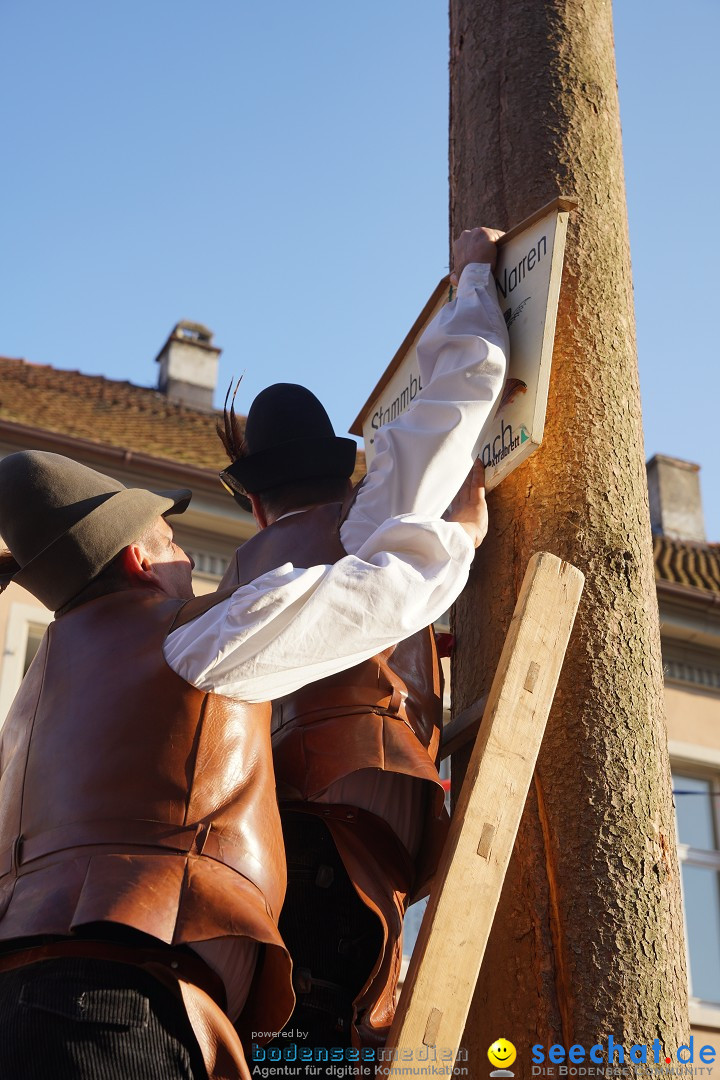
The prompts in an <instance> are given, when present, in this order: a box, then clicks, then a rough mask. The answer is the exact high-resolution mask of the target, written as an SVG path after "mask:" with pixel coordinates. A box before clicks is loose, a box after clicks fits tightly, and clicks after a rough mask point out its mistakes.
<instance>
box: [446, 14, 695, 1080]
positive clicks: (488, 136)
mask: <svg viewBox="0 0 720 1080" xmlns="http://www.w3.org/2000/svg"><path fill="white" fill-rule="evenodd" d="M450 22H451V31H450V34H451V41H450V83H451V93H450V99H451V104H450V191H451V194H450V226H451V236H455V235H456V234H457V233H458V232H459V231H460V230H461V229H463V228H467V227H469V226H472V225H479V224H480V225H490V226H496V227H499V228H508V227H510V226H511V225H514V224H516V223H517V222H519V221H521V220H522V219H523V218H524V217H526V216H528V215H529V214H530V213H531V212H532V211H534V210H535V209H537V208H538V207H540V206H541V205H543V204H544V203H546V202H548V201H549V200H550V199H552V198H554V197H555V196H556V195H558V194H568V195H576V196H577V197H578V199H579V200H580V207H579V209H578V210H577V211H574V212H573V213H571V215H570V224H569V229H568V238H567V247H566V255H565V270H564V275H563V286H562V291H561V298H560V309H559V313H558V324H557V335H556V341H555V351H554V356H553V371H552V377H551V384H550V397H549V403H548V414H547V422H546V427H545V437H544V441H543V445H542V446H541V448H540V449H539V450H538V451H536V453H535V454H533V455H532V457H531V458H530V459H529V460H528V461H527V462H526V463H525V464H524V465H522V466H520V467H519V468H518V469H517V470H516V471H515V472H514V473H513V474H512V475H511V476H510V477H508V478H507V479H506V480H505V481H504V482H503V483H502V484H501V485H500V487H499V488H498V489H497V490H496V492H494V493H493V495H492V496H491V497H490V532H489V535H488V537H487V539H486V541H485V543H484V544H483V546H482V548H481V549H480V551H479V552H478V555H477V557H476V562H475V566H474V568H473V573H472V576H471V581H470V584H469V585H468V588H467V589H466V591H465V593H464V595H463V596H462V598H461V599H460V601H459V602H458V604H457V606H456V609H455V621H454V628H455V633H456V636H457V646H456V650H455V656H454V659H453V688H454V697H455V711H458V710H459V709H462V708H465V707H466V706H468V705H469V704H471V703H472V702H473V701H474V700H475V699H476V698H478V697H479V696H480V695H481V694H483V693H485V692H487V690H488V687H489V685H490V680H491V678H492V674H493V672H494V669H495V666H496V664H497V660H498V656H499V653H500V648H501V645H502V640H503V638H504V636H505V633H506V631H507V627H508V624H509V619H510V615H511V612H512V608H513V604H514V602H515V599H516V596H517V591H518V588H519V584H520V581H521V580H522V576H523V573H524V570H525V567H526V565H527V562H528V559H529V558H530V555H531V554H532V553H533V552H534V551H538V550H543V549H544V550H547V551H551V552H554V553H555V554H557V555H559V556H560V557H561V558H563V559H567V560H569V561H570V562H572V563H574V564H575V565H576V566H578V567H579V568H580V569H581V570H582V571H583V572H584V573H585V575H586V585H585V592H584V595H583V599H582V601H581V606H580V611H579V613H578V618H577V621H576V624H575V630H574V633H573V636H572V639H571V643H570V648H569V651H568V654H567V657H566V660H565V665H564V669H563V673H562V675H561V678H560V684H559V687H558V691H557V695H556V699H555V704H554V707H553V711H552V713H551V717H550V722H549V726H548V731H547V735H546V737H545V741H544V744H543V747H542V749H541V754H540V760H539V763H538V768H537V770H536V775H535V780H534V785H533V787H532V788H531V791H530V795H529V798H528V802H527V805H526V808H525V814H524V817H523V821H522V824H521V827H520V832H519V835H518V839H517V842H516V846H515V851H514V854H513V858H512V861H511V865H510V870H509V872H508V876H507V878H506V882H505V888H504V891H503V896H502V899H501V902H500V907H499V909H498V913H497V916H496V919H495V924H494V928H493V933H492V936H491V940H490V943H489V946H488V950H487V953H486V957H485V962H484V964H483V968H482V971H481V974H480V979H479V982H478V988H477V991H476V995H475V999H474V1001H473V1005H472V1009H471V1012H470V1016H469V1018H468V1023H467V1027H466V1032H465V1045H466V1046H467V1047H468V1049H469V1050H470V1074H471V1075H475V1076H482V1075H485V1072H486V1070H487V1068H488V1062H487V1057H486V1052H487V1048H488V1046H489V1045H490V1044H491V1043H492V1042H493V1041H494V1040H495V1039H497V1038H500V1037H504V1038H507V1039H510V1040H511V1041H512V1042H513V1043H514V1044H515V1045H516V1047H517V1049H518V1060H517V1062H516V1064H515V1065H514V1066H513V1070H514V1072H515V1075H516V1076H522V1075H525V1076H530V1072H531V1069H530V1066H531V1062H530V1047H531V1046H532V1045H533V1044H535V1043H542V1044H544V1046H545V1054H546V1055H547V1049H548V1047H549V1045H551V1044H552V1043H556V1042H558V1043H562V1044H563V1045H564V1046H565V1047H566V1048H569V1047H570V1046H571V1045H572V1044H574V1043H580V1044H582V1045H584V1046H585V1047H586V1049H587V1050H589V1049H590V1047H591V1046H592V1045H593V1044H595V1043H598V1042H602V1043H604V1044H605V1045H606V1044H607V1038H608V1036H609V1035H611V1034H612V1035H613V1037H614V1039H615V1040H616V1041H622V1043H623V1045H624V1046H625V1048H626V1052H627V1048H628V1047H629V1046H630V1045H632V1044H634V1043H641V1044H643V1043H644V1044H647V1045H648V1046H650V1044H651V1043H652V1041H653V1039H655V1038H659V1039H660V1041H661V1043H662V1044H663V1047H664V1048H666V1051H667V1056H671V1055H672V1058H673V1064H675V1063H676V1058H675V1050H676V1049H677V1047H678V1045H679V1044H680V1043H682V1042H683V1041H684V1039H686V1037H687V1033H688V1021H687V979H686V971H685V947H684V934H683V925H682V914H681V902H680V882H679V872H678V866H677V859H676V850H675V826H674V817H673V806H672V795H671V785H670V775H669V765H668V756H667V736H666V730H665V721H664V710H663V688H662V665H661V656H660V637H659V627H658V613H657V602H656V596H655V585H654V573H653V559H652V546H651V536H650V524H649V513H648V505H647V486H646V479H645V467H644V453H643V437H642V427H641V413H640V394H639V386H638V373H637V357H636V342H635V326H634V314H633V301H632V282H631V272H630V254H629V241H628V232H627V214H626V207H625V191H624V177H623V165H622V148H621V135H620V118H619V109H618V100H617V87H616V76H615V58H614V46H613V33H612V15H611V8H610V3H609V2H608V0H516V2H515V3H513V4H508V3H506V2H504V0H450ZM462 767H463V761H462V759H461V757H460V756H458V755H456V758H455V759H454V761H453V768H454V774H455V778H457V777H458V776H459V775H460V774H461V772H462ZM546 1062H547V1057H546ZM616 1062H617V1058H616ZM586 1063H587V1062H586ZM596 1067H597V1066H596Z"/></svg>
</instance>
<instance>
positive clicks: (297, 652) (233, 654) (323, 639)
mask: <svg viewBox="0 0 720 1080" xmlns="http://www.w3.org/2000/svg"><path fill="white" fill-rule="evenodd" d="M506 352H507V330H506V327H505V320H504V319H503V316H502V313H501V311H500V307H499V305H498V302H497V295H496V292H495V283H494V281H493V277H492V273H491V270H490V267H489V266H488V265H485V264H479V263H473V264H471V265H469V266H467V267H466V268H465V270H464V271H463V274H462V277H461V279H460V284H459V288H458V294H457V297H456V299H455V300H454V301H452V302H451V303H449V304H446V305H445V307H444V308H443V309H442V310H441V311H440V313H439V314H438V316H437V317H436V318H435V319H434V320H433V322H432V323H431V324H430V326H429V327H428V329H427V330H426V332H425V334H424V335H423V337H422V339H421V342H420V343H419V345H418V357H419V360H420V368H421V376H422V382H423V389H422V390H421V391H420V393H419V394H418V396H417V397H416V399H415V401H414V402H413V403H412V405H411V406H410V408H409V409H408V410H407V412H405V413H403V414H402V415H401V416H400V417H398V418H397V419H396V420H394V421H393V422H392V423H390V424H387V425H386V426H385V427H384V428H381V429H380V431H379V432H378V434H377V435H376V437H375V447H376V454H375V457H374V458H373V461H372V464H371V466H370V469H369V471H368V475H367V478H366V480H365V483H364V484H363V486H362V488H361V490H360V492H359V494H358V497H357V499H356V500H355V503H354V504H353V507H352V508H351V510H350V513H349V514H348V517H347V520H346V521H345V523H344V524H343V526H342V529H341V533H340V538H341V541H342V544H343V546H344V548H345V550H346V551H347V552H348V555H347V557H346V558H344V559H341V560H340V561H339V562H337V563H335V564H334V565H333V566H315V567H310V568H302V567H295V566H293V565H292V564H291V563H286V564H285V565H284V566H281V567H278V568H277V569H275V570H272V571H270V573H268V574H265V575H263V576H262V577H260V578H257V579H256V580H255V581H252V582H250V583H249V584H248V585H244V586H241V587H240V588H239V589H237V590H236V591H235V592H234V593H233V595H232V596H231V597H230V598H229V599H227V600H225V601H224V602H222V603H219V604H216V605H215V606H214V607H212V608H211V609H210V610H209V611H208V612H206V613H205V614H204V615H201V616H199V617H198V618H197V619H193V620H192V622H190V623H187V624H186V625H185V626H182V627H180V628H179V629H177V630H174V631H173V632H172V633H171V634H170V635H169V636H168V638H167V640H166V642H165V647H164V652H165V658H166V660H167V662H168V664H169V665H170V667H172V668H173V670H174V671H176V672H177V674H178V675H181V676H182V678H184V679H186V680H187V681H188V682H190V683H192V684H193V685H194V686H196V687H198V689H200V690H206V691H210V690H214V691H216V692H217V693H220V694H224V695H226V696H229V697H236V698H240V699H242V700H243V701H251V702H252V701H267V700H268V699H270V698H275V697H281V696H282V695H284V694H289V693H291V692H292V691H294V690H297V689H298V688H299V687H301V686H304V685H305V684H307V683H310V682H316V681H317V680H318V679H322V678H324V677H325V676H328V675H333V674H335V673H336V672H337V671H342V670H343V669H344V668H348V667H352V666H354V665H355V664H358V663H360V662H361V661H362V660H367V659H368V658H369V657H371V656H374V655H375V654H376V653H378V652H380V651H382V650H383V649H386V648H388V646H390V645H393V644H394V643H395V642H397V641H402V640H403V639H404V638H406V637H409V636H410V635H411V634H413V633H415V632H416V631H418V630H420V629H422V627H423V626H427V624H428V623H429V622H432V621H433V620H434V619H437V618H438V617H439V616H440V615H441V614H442V613H443V612H444V611H446V610H447V608H449V607H450V605H451V604H452V603H453V602H454V601H455V599H456V598H457V596H458V595H459V594H460V592H461V591H462V589H463V587H464V585H465V582H466V580H467V575H468V572H469V569H470V563H471V562H472V557H473V554H474V549H473V547H472V544H471V542H470V540H469V538H468V536H467V534H466V533H465V530H464V529H463V528H462V527H461V526H460V525H457V524H455V523H454V522H446V521H442V520H441V515H442V514H443V512H444V511H445V509H446V508H447V507H448V505H449V504H450V502H451V501H452V499H453V498H454V497H455V495H456V494H457V492H458V490H459V488H460V486H461V485H462V483H463V481H464V480H465V478H466V476H467V474H468V472H469V471H470V468H471V467H472V463H473V460H474V458H475V456H476V449H477V445H478V443H479V440H480V437H481V434H482V431H483V429H484V427H485V425H486V424H487V422H488V420H489V419H490V417H491V415H492V412H493V409H494V406H495V403H496V401H497V398H498V395H499V393H500V390H501V389H502V385H503V381H504V377H505V355H506Z"/></svg>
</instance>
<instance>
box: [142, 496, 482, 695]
mask: <svg viewBox="0 0 720 1080" xmlns="http://www.w3.org/2000/svg"><path fill="white" fill-rule="evenodd" d="M473 555H474V548H473V546H472V543H471V542H470V539H469V538H468V535H467V533H466V532H465V531H464V529H463V528H462V527H461V526H460V525H457V524H455V523H452V522H445V521H431V522H426V521H425V522H424V521H420V520H418V519H416V518H412V517H404V518H395V519H392V520H389V521H386V522H383V524H382V525H381V527H380V528H379V529H377V530H375V532H374V533H373V534H372V535H371V536H370V537H369V538H368V540H367V541H366V542H365V543H364V544H363V545H362V546H361V548H360V550H359V551H358V552H357V553H356V554H354V555H348V556H346V557H345V558H344V559H341V560H340V561H339V562H337V563H335V564H334V565H333V566H314V567H311V568H310V569H296V568H294V567H293V566H292V564H291V563H287V564H286V565H285V566H281V567H278V569H276V570H272V571H270V573H268V574H265V575H264V576H263V577H260V578H256V579H255V581H252V582H250V584H248V585H244V586H241V587H240V588H239V589H236V591H235V592H234V593H233V595H232V596H231V597H230V598H229V599H227V600H225V601H222V602H220V603H218V604H216V605H215V606H214V607H212V608H211V609H210V610H209V611H207V612H206V613H205V614H204V615H201V616H199V617H198V618H196V619H193V620H192V621H191V622H189V623H187V624H186V625H185V626H182V627H179V628H178V629H177V630H173V632H172V633H171V634H169V635H168V637H167V639H166V641H165V646H164V650H163V651H164V653H165V659H166V660H167V662H168V664H169V665H170V667H171V668H173V670H174V671H175V672H177V674H178V675H181V676H182V678H184V679H186V680H187V682H190V683H192V684H193V685H194V686H197V687H198V689H200V690H208V691H209V690H214V691H215V692H217V693H219V694H224V695H226V696H228V697H233V698H238V699H241V700H243V701H266V700H268V699H269V698H274V697H279V696H282V695H283V694H289V693H291V692H292V691H293V690H297V689H298V688H299V687H300V686H304V685H305V684H306V683H310V682H315V681H316V680H317V679H322V678H324V677H325V676H327V675H332V674H334V673H335V672H337V671H342V670H343V669H344V668H348V667H351V666H353V665H354V664H358V663H360V662H361V661H362V660H367V659H368V658H369V657H371V656H374V655H375V654H376V653H378V652H380V651H381V650H382V649H386V648H388V646H390V645H393V644H395V642H397V641H401V640H402V639H403V638H406V637H409V636H410V635H411V634H413V633H415V632H416V631H418V630H420V629H422V627H423V626H427V624H428V623H429V622H432V621H433V619H436V618H438V616H439V615H440V614H441V613H442V612H443V611H445V610H446V609H447V608H448V607H449V606H450V604H451V603H453V601H454V600H455V599H456V598H457V596H458V595H459V594H460V592H461V591H462V589H463V587H464V585H465V582H466V580H467V576H468V571H469V569H470V564H471V562H472V558H473Z"/></svg>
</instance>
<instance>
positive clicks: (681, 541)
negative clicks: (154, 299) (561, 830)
mask: <svg viewBox="0 0 720 1080" xmlns="http://www.w3.org/2000/svg"><path fill="white" fill-rule="evenodd" d="M219 353H220V350H219V349H218V348H217V347H216V346H214V345H213V342H212V334H211V332H210V331H208V330H207V329H206V328H205V327H203V326H201V325H200V324H196V323H178V324H177V326H176V327H175V328H174V330H173V331H172V333H171V334H170V336H169V338H168V340H167V342H166V343H165V345H164V346H163V349H162V350H161V351H160V353H159V355H158V357H157V358H156V359H157V362H158V364H159V376H158V382H157V386H156V388H152V389H151V388H146V387H139V386H134V385H132V384H130V383H126V382H115V381H111V380H108V379H105V378H102V377H99V376H87V375H81V374H79V373H77V372H69V371H60V370H57V369H54V368H52V367H47V366H41V365H35V364H28V363H26V362H25V361H23V360H15V359H9V358H0V457H4V456H5V455H7V454H10V453H13V452H15V451H17V450H23V449H39V450H47V451H51V452H53V453H58V454H65V455H68V456H70V457H73V458H75V459H76V460H78V461H81V462H82V463H83V464H85V465H88V466H90V467H91V468H93V469H97V470H98V471H100V472H106V473H109V474H110V475H112V476H114V477H116V478H117V479H118V480H120V481H121V482H122V483H124V484H125V485H127V486H134V487H147V488H151V489H156V490H163V489H166V488H178V487H189V488H191V489H192V490H193V493H194V494H193V500H192V502H191V504H190V507H189V509H188V510H187V511H186V513H185V514H183V515H182V516H181V517H178V518H175V519H173V527H174V529H175V533H176V537H177V540H178V543H179V544H180V545H181V546H182V547H183V548H185V550H186V551H188V553H189V554H191V555H192V557H193V559H194V560H195V572H194V575H193V576H194V582H195V591H196V593H198V594H200V593H204V592H209V591H211V590H212V589H213V588H214V587H215V586H216V584H217V582H218V581H219V579H220V578H221V577H222V575H223V573H224V571H225V568H226V566H227V563H228V561H229V559H230V558H231V556H232V554H233V552H234V550H235V548H236V547H237V545H238V544H239V543H242V542H243V541H244V540H245V539H247V538H248V537H249V536H251V535H252V534H253V532H254V531H255V525H254V522H253V519H252V517H251V516H250V515H249V514H246V513H244V512H243V511H242V510H241V509H240V508H239V507H238V506H237V505H236V503H235V502H234V501H233V500H232V499H231V498H230V497H229V496H228V494H227V493H226V492H225V490H224V489H223V488H222V486H221V484H220V482H219V479H218V473H219V472H220V470H221V469H223V468H224V467H225V465H226V464H227V461H226V459H225V455H224V451H223V449H222V446H221V444H220V440H219V438H218V436H217V433H216V423H217V416H218V414H217V413H216V412H215V410H214V409H213V407H212V399H213V394H214V390H215V380H216V377H217V360H218V356H219ZM359 458H360V460H359V465H358V472H357V475H361V470H362V468H363V464H364V463H363V461H362V455H359ZM648 489H649V493H650V506H651V521H652V528H653V538H654V552H655V572H656V584H657V598H658V603H659V609H660V621H661V635H662V649H663V660H664V669H665V702H666V715H667V728H668V740H669V748H670V754H671V761H672V769H673V787H674V791H675V802H676V816H677V826H678V852H679V856H680V863H681V871H682V887H683V897H684V909H685V932H686V941H687V948H688V959H689V971H690V1000H691V1022H692V1025H693V1030H694V1032H695V1033H696V1034H697V1036H698V1037H699V1038H700V1040H701V1042H702V1043H703V1044H704V1043H708V1042H710V1043H713V1044H714V1045H715V1046H716V1048H717V1050H718V1053H719V1054H720V545H718V544H712V543H708V542H707V540H706V537H705V531H704V525H703V515H702V504H701V500H700V488H699V469H698V466H696V465H691V464H689V463H688V462H684V461H679V460H677V459H674V458H669V457H665V456H662V455H657V456H656V457H654V458H653V459H652V460H651V461H650V462H649V463H648ZM52 617H53V616H52V613H51V612H49V611H48V610H47V609H46V608H44V607H43V606H42V605H41V604H40V603H39V601H37V600H36V599H35V598H34V597H33V596H31V595H30V594H29V593H27V592H26V591H25V590H23V589H22V588H20V587H19V586H17V585H10V586H9V587H8V589H7V590H6V591H5V592H4V593H3V594H2V596H0V725H1V724H2V722H3V721H4V718H5V716H6V714H7V711H8V709H9V707H10V704H11V702H12V699H13V697H14V695H15V693H16V691H17V689H18V687H19V685H20V682H21V680H22V678H23V676H24V674H25V672H26V671H27V668H28V666H29V663H30V661H31V660H32V657H33V656H34V654H35V651H36V650H37V647H38V645H39V642H40V639H41V637H42V635H43V633H44V631H45V628H46V626H47V625H48V623H49V622H50V621H51V619H52ZM446 698H447V694H446ZM410 923H411V927H410V929H411V933H410V934H409V935H408V939H409V941H412V940H413V939H414V937H415V934H416V932H417V923H418V910H417V908H416V910H415V911H414V912H413V913H412V914H411V916H410Z"/></svg>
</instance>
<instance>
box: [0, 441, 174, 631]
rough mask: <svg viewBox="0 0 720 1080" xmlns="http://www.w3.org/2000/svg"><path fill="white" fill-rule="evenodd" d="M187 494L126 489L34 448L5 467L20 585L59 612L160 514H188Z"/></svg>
mask: <svg viewBox="0 0 720 1080" xmlns="http://www.w3.org/2000/svg"><path fill="white" fill-rule="evenodd" d="M191 497H192V493H191V492H190V491H189V490H188V489H187V488H185V489H183V490H180V491H157V492H155V491H146V490H145V489H143V488H126V487H124V486H123V485H122V484H120V483H119V482H118V481H117V480H113V478H112V477H110V476H105V475H104V474H103V473H99V472H95V470H94V469H89V468H88V467H87V466H86V465H81V464H80V463H79V462H77V461H72V460H71V459H70V458H66V457H62V456H61V455H59V454H49V453H44V452H43V451H40V450H26V451H21V452H20V453H17V454H10V455H9V456H8V457H6V458H4V459H3V460H2V462H0V532H1V533H2V536H3V537H4V539H5V541H6V543H7V544H8V546H9V548H10V550H11V552H12V554H13V557H14V560H15V564H16V566H13V565H12V564H9V565H6V567H5V573H4V575H3V580H2V582H0V583H2V584H7V583H8V582H9V581H10V580H13V581H15V582H16V583H17V584H18V585H22V586H23V587H24V588H26V589H28V591H29V592H31V593H33V594H34V595H35V596H37V598H38V599H39V600H42V602H43V603H44V604H45V606H46V607H49V608H50V610H51V611H58V610H60V609H61V608H63V607H64V606H65V605H66V604H68V603H69V602H70V601H71V600H72V599H73V597H74V596H76V594H78V593H79V592H81V591H82V590H83V589H85V588H86V587H87V586H88V585H89V584H90V582H91V581H93V580H94V579H95V578H96V577H97V576H98V574H100V572H101V571H102V570H104V569H105V567H106V566H107V565H108V563H110V562H111V561H112V560H113V559H114V558H115V556H116V555H117V554H118V553H119V552H120V551H122V549H123V548H125V547H127V545H128V544H131V543H132V542H133V541H134V540H136V539H137V538H138V537H139V536H141V535H143V534H144V533H145V532H147V530H148V529H150V527H151V526H153V525H155V523H156V521H157V519H158V518H159V517H166V516H168V515H170V514H182V513H183V511H185V510H186V509H187V506H188V504H189V502H190V499H191Z"/></svg>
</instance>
